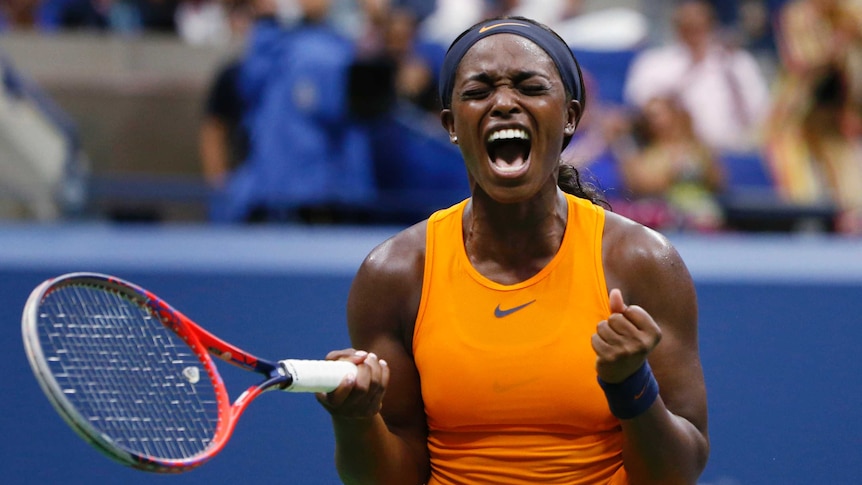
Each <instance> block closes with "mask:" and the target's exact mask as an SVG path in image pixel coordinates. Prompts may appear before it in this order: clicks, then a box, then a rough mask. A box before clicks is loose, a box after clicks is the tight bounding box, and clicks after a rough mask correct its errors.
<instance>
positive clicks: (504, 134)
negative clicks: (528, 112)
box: [488, 129, 530, 143]
mask: <svg viewBox="0 0 862 485" xmlns="http://www.w3.org/2000/svg"><path fill="white" fill-rule="evenodd" d="M529 139H530V136H529V135H527V132H526V131H524V130H515V129H508V130H499V131H495V132H494V133H491V135H490V136H488V143H491V142H494V141H497V140H529Z"/></svg>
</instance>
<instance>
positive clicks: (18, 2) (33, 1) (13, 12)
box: [0, 0, 40, 32]
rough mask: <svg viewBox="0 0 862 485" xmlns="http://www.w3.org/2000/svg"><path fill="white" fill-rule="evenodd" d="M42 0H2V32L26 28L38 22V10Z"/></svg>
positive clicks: (0, 8)
mask: <svg viewBox="0 0 862 485" xmlns="http://www.w3.org/2000/svg"><path fill="white" fill-rule="evenodd" d="M39 1H40V0H2V1H0V32H2V31H4V30H24V29H30V28H32V27H33V26H34V25H35V23H36V10H37V9H38V7H39Z"/></svg>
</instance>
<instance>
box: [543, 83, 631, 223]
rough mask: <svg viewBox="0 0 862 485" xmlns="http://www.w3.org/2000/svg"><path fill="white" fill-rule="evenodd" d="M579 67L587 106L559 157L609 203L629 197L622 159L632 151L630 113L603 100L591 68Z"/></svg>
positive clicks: (614, 203)
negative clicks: (602, 194)
mask: <svg viewBox="0 0 862 485" xmlns="http://www.w3.org/2000/svg"><path fill="white" fill-rule="evenodd" d="M581 69H582V76H583V78H584V84H585V87H586V93H587V94H586V96H587V98H586V99H587V102H586V105H587V108H586V110H585V111H584V114H583V116H582V117H581V121H580V122H579V123H578V128H577V130H575V134H574V136H573V137H572V139H571V140H570V141H569V145H568V146H567V147H566V148H565V150H563V153H562V155H561V157H560V158H561V160H562V161H563V163H566V164H569V165H572V166H573V167H575V168H577V169H578V170H580V171H581V174H582V175H583V176H584V177H585V178H586V179H587V180H588V181H590V182H591V183H593V184H594V185H596V186H598V187H599V188H600V189H601V190H602V191H603V192H604V194H605V196H606V197H607V199H608V201H609V202H610V203H611V205H612V206H616V203H617V201H620V202H622V201H623V200H624V199H626V198H628V197H629V195H630V194H629V193H628V191H627V190H626V187H625V183H624V180H623V177H622V168H621V163H622V160H623V159H625V158H626V157H627V156H628V155H630V154H631V152H632V151H633V150H634V142H633V140H632V137H631V116H630V114H629V113H628V112H627V110H625V109H624V107H622V106H619V105H617V104H615V103H609V102H607V101H605V100H604V96H603V95H602V87H601V86H599V85H598V84H597V82H596V80H595V77H594V76H593V75H592V73H591V72H590V71H587V70H585V69H583V67H582V68H581Z"/></svg>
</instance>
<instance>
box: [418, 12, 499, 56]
mask: <svg viewBox="0 0 862 485" xmlns="http://www.w3.org/2000/svg"><path fill="white" fill-rule="evenodd" d="M436 3H437V7H436V8H435V9H434V11H433V12H432V13H431V14H430V15H429V16H428V18H426V19H424V20H423V21H422V25H421V27H420V36H421V37H422V38H423V39H425V40H427V41H429V42H436V43H437V44H440V45H441V46H443V48H444V49H445V48H448V47H449V44H451V43H452V41H453V40H455V37H457V36H458V34H460V33H461V32H463V31H464V29H466V28H467V27H469V26H471V25H473V24H474V23H476V22H478V21H479V20H481V19H482V18H484V17H483V13H484V9H485V0H437V2H436Z"/></svg>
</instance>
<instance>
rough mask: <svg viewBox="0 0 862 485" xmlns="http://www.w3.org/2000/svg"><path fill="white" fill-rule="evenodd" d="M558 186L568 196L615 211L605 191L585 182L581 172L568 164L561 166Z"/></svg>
mask: <svg viewBox="0 0 862 485" xmlns="http://www.w3.org/2000/svg"><path fill="white" fill-rule="evenodd" d="M557 186H558V187H560V189H562V190H563V192H565V193H567V194H572V195H574V196H575V197H580V198H581V199H586V200H588V201H590V202H592V203H593V204H595V205H598V206H601V207H604V208H605V209H607V210H613V208H612V207H611V204H610V203H609V202H608V201H607V199H606V198H605V193H604V191H602V189H600V188H599V187H598V186H597V185H596V184H593V183H590V182H587V181H585V180H583V178H582V177H581V172H579V171H578V169H577V168H575V167H573V166H572V165H569V164H568V163H561V164H560V173H559V174H558V175H557Z"/></svg>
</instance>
